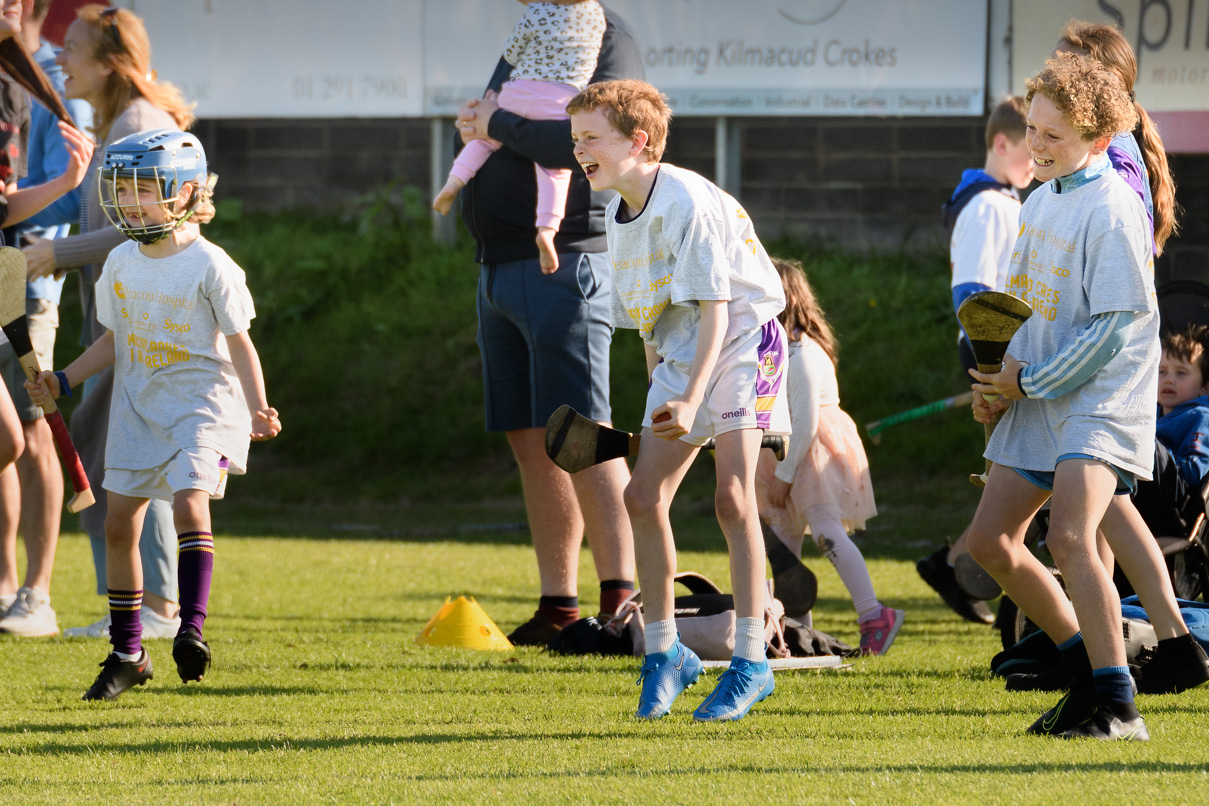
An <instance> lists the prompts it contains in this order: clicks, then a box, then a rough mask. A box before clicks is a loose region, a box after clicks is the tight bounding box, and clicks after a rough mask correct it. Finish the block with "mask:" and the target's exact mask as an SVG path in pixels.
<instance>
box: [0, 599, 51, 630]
mask: <svg viewBox="0 0 1209 806" xmlns="http://www.w3.org/2000/svg"><path fill="white" fill-rule="evenodd" d="M0 632H5V633H8V634H9V635H19V636H21V637H22V638H50V637H51V636H54V635H58V634H59V621H58V619H56V618H55V611H54V608H52V607H51V606H50V596H48V595H47V594H45V593H42V591H39V590H34V589H33V588H22V589H21V590H19V591H17V599H16V601H15V602H13V604H12V606H11V607H9V609H8V612H7V613H5V615H4V618H2V619H0Z"/></svg>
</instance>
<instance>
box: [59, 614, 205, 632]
mask: <svg viewBox="0 0 1209 806" xmlns="http://www.w3.org/2000/svg"><path fill="white" fill-rule="evenodd" d="M139 621H140V622H142V625H143V637H144V638H175V637H176V634H177V632H179V631H180V628H181V620H180V616H177V617H176V618H173V619H167V618H164V617H163V616H161V615H160V614H159V613H156V612H155V611H154V610H152V609H151V608H149V607H144V608H143V609H142V611H141V612H140V613H139ZM109 624H110V619H109V614H108V613H106V614H105V616H104V618H102V619H101V620H100V621H94V622H93V623H92V624H89V625H88V626H87V627H72V628H71V629H70V630H64V631H63V637H64V638H108V637H109Z"/></svg>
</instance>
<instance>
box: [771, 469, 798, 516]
mask: <svg viewBox="0 0 1209 806" xmlns="http://www.w3.org/2000/svg"><path fill="white" fill-rule="evenodd" d="M792 487H793V485H792V484H790V483H789V482H788V481H781V480H780V479H779V478H777V477H776V476H773V477H772V481H770V482H768V503H770V504H772V505H773V506H774V507H776V508H777V509H784V508H785V501H786V500H787V499H788V498H789V490H790V489H791V488H792Z"/></svg>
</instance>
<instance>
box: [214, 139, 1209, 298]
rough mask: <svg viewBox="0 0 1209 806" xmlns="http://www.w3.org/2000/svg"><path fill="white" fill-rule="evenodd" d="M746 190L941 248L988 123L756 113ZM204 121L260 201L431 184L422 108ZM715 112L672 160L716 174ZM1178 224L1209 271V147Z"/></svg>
mask: <svg viewBox="0 0 1209 806" xmlns="http://www.w3.org/2000/svg"><path fill="white" fill-rule="evenodd" d="M732 128H733V131H732V134H731V136H732V137H738V138H740V143H741V155H742V156H741V160H740V170H741V176H742V185H741V187H740V188H739V189H738V193H736V195H737V196H738V197H739V199H740V201H742V202H743V204H744V206H746V207H747V209H748V210H749V211H750V213H751V215H752V218H753V219H754V220H755V222H756V227H757V230H758V231H759V232H760V233H761V234H762V235H765V236H766V237H774V236H777V235H782V234H785V235H791V236H794V237H799V238H810V239H817V240H821V241H824V242H828V243H834V244H838V245H841V246H844V247H847V248H852V249H856V250H863V249H868V248H874V249H895V248H899V247H907V248H912V249H915V248H930V247H939V246H942V245H943V243H944V232H943V229H942V227H941V224H940V205H941V204H942V203H943V202H944V201H945V200H946V199H947V198H948V196H949V193H950V192H951V190H952V189H953V186H954V185H955V184H956V183H957V181H958V179H959V178H960V175H961V171H962V170H964V169H965V168H971V167H980V166H981V165H982V160H983V154H984V146H983V133H982V132H983V122H982V121H980V120H971V119H970V118H916V119H910V118H904V119H897V118H889V119H876V118H875V119H868V118H859V119H858V118H750V119H744V120H740V121H736V122H735V124H734V125H733V127H732ZM196 130H197V132H198V134H199V136H200V137H201V138H202V141H203V143H205V145H206V150H207V153H208V155H209V157H210V160H211V163H212V165H213V168H214V170H215V171H217V172H218V173H219V174H220V176H221V177H222V181H221V182H220V183H219V191H218V192H219V197H220V198H237V199H241V200H242V201H243V202H244V204H245V205H246V206H247V207H248V208H250V209H257V210H278V209H289V208H295V207H316V208H324V209H332V208H338V207H339V206H340V205H341V204H343V203H346V202H348V201H350V200H351V199H353V198H356V197H357V196H359V195H361V194H363V193H365V192H366V191H368V190H370V189H372V188H374V187H376V186H378V185H380V184H382V183H384V182H386V181H388V180H401V181H402V182H404V183H406V184H412V185H416V186H418V187H420V188H423V189H424V190H425V192H427V189H428V188H429V186H430V182H431V177H430V176H429V163H430V142H429V141H430V137H431V128H430V124H429V121H428V120H424V119H410V118H409V119H381V120H379V119H332V120H204V121H199V123H198V125H197V129H196ZM714 136H715V126H714V120H713V119H712V118H681V119H678V120H676V121H674V122H673V124H672V131H671V136H670V138H669V141H668V148H667V154H666V159H667V160H668V161H669V162H672V163H674V164H676V165H680V166H682V167H685V168H690V169H692V170H695V171H698V172H700V173H702V174H704V175H705V176H708V177H710V178H711V179H712V178H714V176H713V175H714ZM1171 163H1172V170H1173V172H1174V174H1175V178H1176V183H1177V186H1178V190H1177V199H1178V200H1179V202H1180V204H1181V205H1182V206H1183V208H1184V211H1185V212H1184V216H1183V229H1182V232H1181V234H1180V236H1179V237H1178V238H1176V239H1173V240H1172V241H1170V242H1169V244H1168V249H1167V254H1166V255H1164V257H1163V258H1162V259H1160V261H1159V265H1158V272H1159V279H1160V282H1162V281H1164V280H1166V279H1171V278H1173V277H1177V276H1179V277H1197V278H1199V279H1201V280H1209V155H1206V154H1196V155H1173V156H1172V158H1171Z"/></svg>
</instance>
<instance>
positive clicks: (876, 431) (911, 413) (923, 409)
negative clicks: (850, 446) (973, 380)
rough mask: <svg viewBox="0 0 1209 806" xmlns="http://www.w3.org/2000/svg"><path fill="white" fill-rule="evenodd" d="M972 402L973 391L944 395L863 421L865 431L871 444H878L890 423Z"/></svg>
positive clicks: (898, 422)
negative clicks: (878, 418) (871, 420)
mask: <svg viewBox="0 0 1209 806" xmlns="http://www.w3.org/2000/svg"><path fill="white" fill-rule="evenodd" d="M973 402H974V393H973V392H962V393H961V394H960V395H953V396H952V397H946V398H945V399H944V400H937V401H936V402H935V403H928V404H925V405H923V406H916V407H915V408H913V409H907V410H906V411H900V412H899V413H898V414H891V415H890V416H889V417H883V418H882V419H880V420H874V421H873V422H871V423H865V433H866V434H868V435H869V438H870V439H872V440H873V444H874V445H877V444H880V443H881V441H882V432H883V431H885V430H886V429H887V428H889V427H890V426H892V425H899V424H901V423H907V422H910V421H911V420H918V419H919V418H920V417H927V416H928V415H929V414H936V413H937V412H941V411H945V410H946V409H954V408H957V407H958V406H968V405H970V404H971V403H973Z"/></svg>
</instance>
